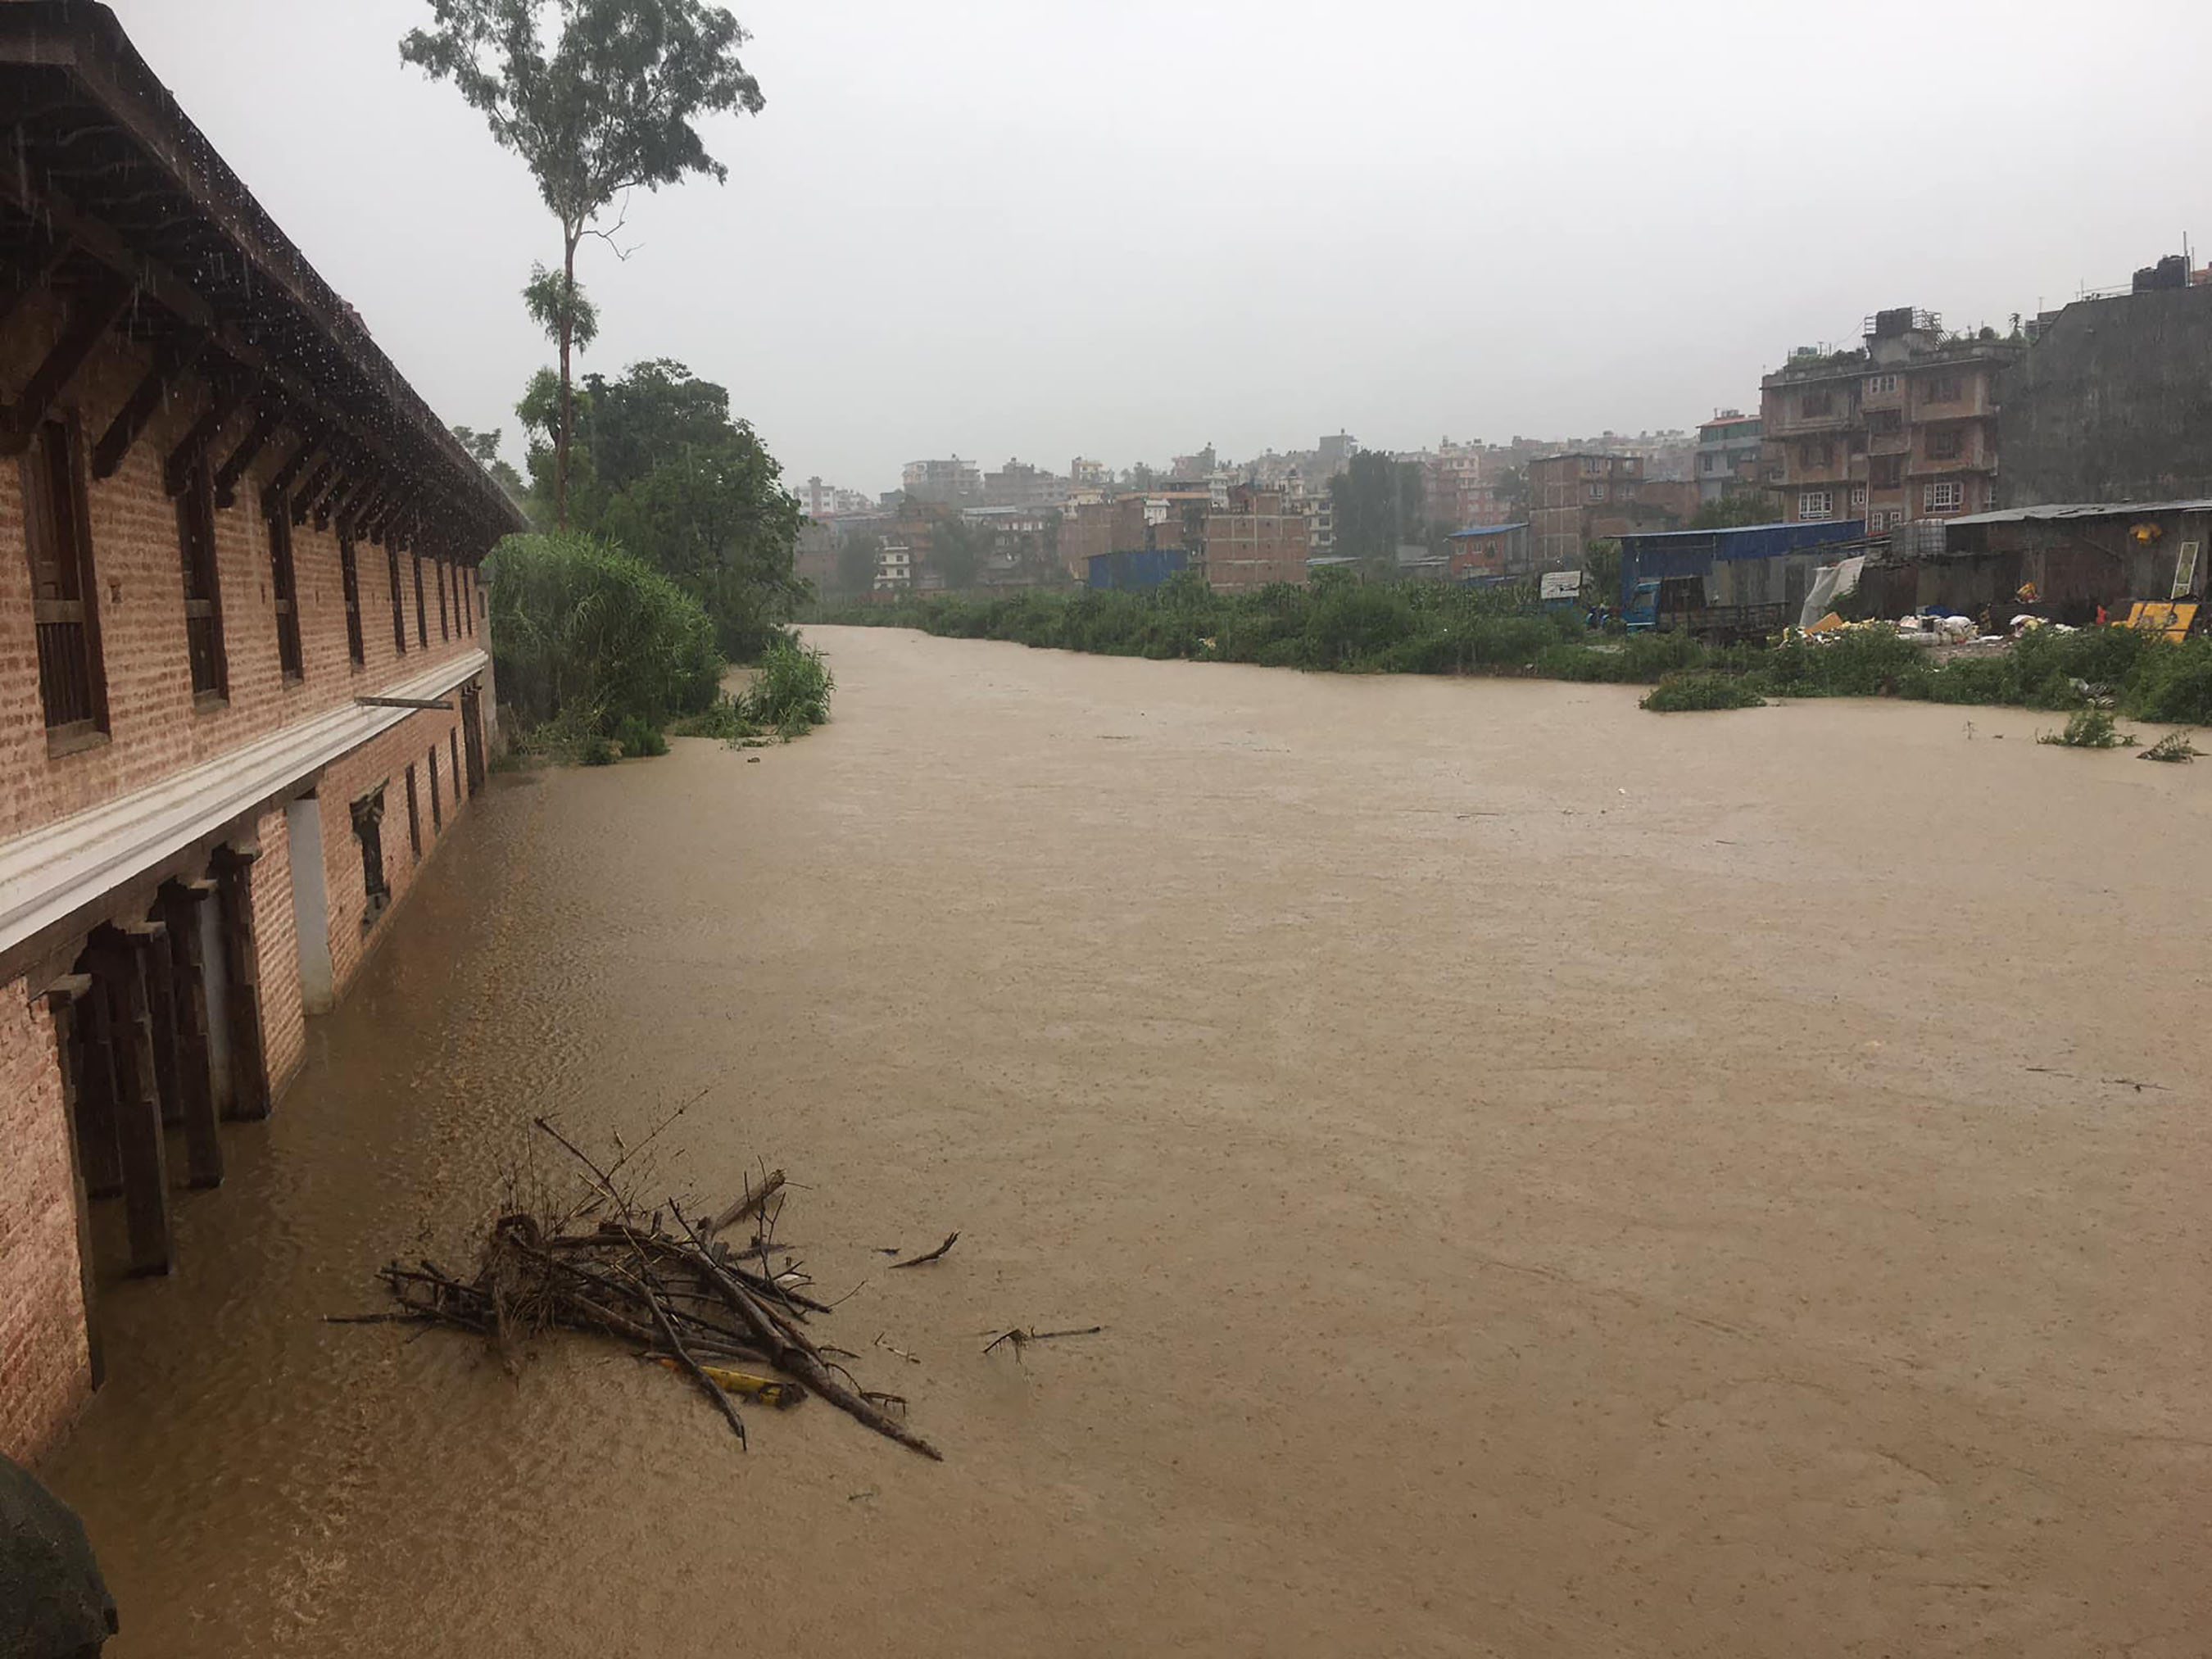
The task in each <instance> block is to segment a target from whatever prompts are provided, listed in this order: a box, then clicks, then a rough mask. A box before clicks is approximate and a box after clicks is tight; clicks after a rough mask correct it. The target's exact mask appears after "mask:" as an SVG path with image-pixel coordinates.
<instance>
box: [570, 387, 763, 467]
mask: <svg viewBox="0 0 2212 1659" xmlns="http://www.w3.org/2000/svg"><path fill="white" fill-rule="evenodd" d="M584 390H585V393H586V396H587V397H589V398H590V399H591V406H592V466H593V467H594V469H595V470H596V471H597V472H598V475H599V483H601V484H602V485H603V486H604V487H605V489H608V490H610V491H612V492H617V493H619V492H620V491H622V490H625V489H629V487H630V486H631V485H633V484H635V483H637V482H638V480H639V479H641V478H642V477H645V475H646V474H647V473H648V472H650V471H653V468H654V467H655V466H656V465H659V463H660V462H661V461H663V460H665V459H667V458H668V457H669V456H671V455H674V454H678V453H681V452H682V451H684V450H686V449H699V448H711V447H715V446H717V445H720V444H722V443H724V442H726V441H728V440H729V439H730V438H731V437H732V435H735V433H736V432H737V430H738V428H737V425H736V423H735V422H732V420H731V419H730V394H729V392H727V391H726V390H725V389H724V388H723V387H721V386H717V385H715V384H714V382H713V381H712V380H701V379H699V378H698V377H697V376H696V375H695V374H692V372H691V371H690V369H689V368H685V367H684V365H683V364H682V363H679V362H676V361H675V359H673V358H671V357H654V358H650V359H648V360H647V361H646V362H641V363H632V364H631V365H630V366H629V368H627V369H625V370H624V371H623V375H622V378H621V379H620V380H606V379H605V378H604V377H602V376H600V375H597V374H587V375H586V376H585V377H584Z"/></svg>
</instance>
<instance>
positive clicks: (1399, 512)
mask: <svg viewBox="0 0 2212 1659" xmlns="http://www.w3.org/2000/svg"><path fill="white" fill-rule="evenodd" d="M1328 499H1329V505H1330V507H1332V509H1333V511H1334V519H1335V524H1336V550H1337V551H1338V552H1339V553H1341V554H1345V555H1346V556H1350V557H1352V558H1356V559H1358V560H1359V561H1360V562H1362V563H1363V564H1364V565H1366V566H1368V567H1369V568H1370V569H1372V570H1376V571H1382V572H1395V570H1396V568H1397V562H1398V544H1400V543H1401V542H1418V541H1420V540H1422V539H1423V538H1425V535H1426V533H1427V531H1426V526H1425V523H1424V522H1423V519H1422V514H1421V499H1422V488H1421V468H1420V464H1419V462H1416V461H1394V460H1392V459H1390V457H1389V455H1387V454H1385V453H1383V452H1382V451H1381V450H1379V449H1362V450H1357V451H1355V452H1353V454H1352V459H1351V461H1350V463H1349V464H1348V465H1346V468H1345V470H1344V471H1342V472H1340V473H1339V474H1338V475H1337V476H1336V477H1334V478H1332V479H1330V480H1329V483H1328Z"/></svg>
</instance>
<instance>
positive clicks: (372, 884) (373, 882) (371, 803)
mask: <svg viewBox="0 0 2212 1659" xmlns="http://www.w3.org/2000/svg"><path fill="white" fill-rule="evenodd" d="M390 782H391V780H390V779H389V778H386V780H385V781H384V782H383V783H380V784H378V785H377V786H376V787H375V788H374V789H371V790H369V791H368V793H365V794H363V795H362V796H360V797H359V798H358V799H356V800H355V801H353V803H352V804H351V805H350V806H349V809H348V810H349V815H350V817H352V819H353V833H354V839H355V840H356V841H358V842H360V843H361V890H362V907H361V931H362V933H367V932H368V930H369V929H370V928H372V927H375V926H376V922H377V918H378V917H380V916H381V915H383V914H384V913H385V912H386V910H389V909H390V908H392V877H391V874H390V872H388V871H387V870H386V867H385V862H384V791H385V788H386V785H388V784H389V783H390Z"/></svg>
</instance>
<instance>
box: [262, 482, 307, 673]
mask: <svg viewBox="0 0 2212 1659" xmlns="http://www.w3.org/2000/svg"><path fill="white" fill-rule="evenodd" d="M269 599H270V605H272V606H273V607H274V608H275V610H276V666H277V668H278V670H279V671H281V672H282V674H283V680H284V684H287V685H298V684H301V682H303V681H304V680H306V678H307V655H306V653H305V652H304V650H303V649H302V648H301V642H300V573H299V567H298V565H297V564H296V563H295V562H294V560H293V557H292V517H291V514H290V513H288V512H286V511H285V510H284V508H283V506H282V504H279V506H278V507H277V510H276V512H275V513H271V514H270V516H269Z"/></svg>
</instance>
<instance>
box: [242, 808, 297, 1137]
mask: <svg viewBox="0 0 2212 1659" xmlns="http://www.w3.org/2000/svg"><path fill="white" fill-rule="evenodd" d="M254 831H255V834H256V835H257V836H259V838H260V842H261V857H260V859H259V860H258V861H257V862H256V863H255V864H254V866H253V868H252V872H251V873H250V875H249V876H248V878H247V884H248V887H249V889H250V890H251V891H252V895H253V945H254V950H255V952H256V954H257V955H258V956H259V957H260V958H261V1043H262V1051H263V1053H264V1055H265V1056H266V1057H267V1060H268V1066H269V1095H270V1099H272V1100H273V1099H275V1098H276V1097H277V1096H278V1095H281V1094H283V1092H284V1089H285V1085H288V1084H289V1083H290V1082H291V1080H292V1079H293V1078H295V1076H297V1075H298V1074H299V1070H300V1066H301V1061H302V1060H305V1058H306V1057H307V1016H306V1013H305V1012H304V1011H303V1010H302V1007H301V1001H300V940H299V935H298V933H296V932H295V929H294V927H293V921H292V852H291V847H290V844H289V842H288V841H287V840H286V839H285V834H284V809H283V807H281V806H280V807H277V808H276V810H274V811H268V812H264V813H263V814H262V815H261V817H260V819H259V821H258V823H256V824H255V826H254Z"/></svg>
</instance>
